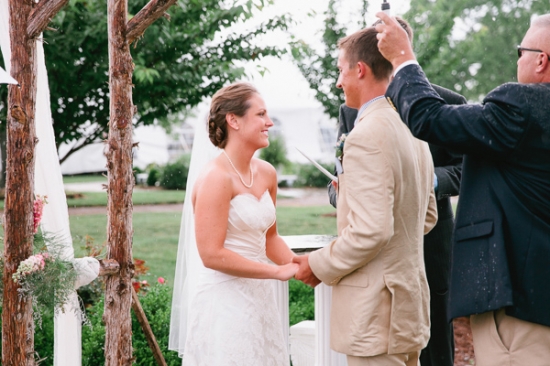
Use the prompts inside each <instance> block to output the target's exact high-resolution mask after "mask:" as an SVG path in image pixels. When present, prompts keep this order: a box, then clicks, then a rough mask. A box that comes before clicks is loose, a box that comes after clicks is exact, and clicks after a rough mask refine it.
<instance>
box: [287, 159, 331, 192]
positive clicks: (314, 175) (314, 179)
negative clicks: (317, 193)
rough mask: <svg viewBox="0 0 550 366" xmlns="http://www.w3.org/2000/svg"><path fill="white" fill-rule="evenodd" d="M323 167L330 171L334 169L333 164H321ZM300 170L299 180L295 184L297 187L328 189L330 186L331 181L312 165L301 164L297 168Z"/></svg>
mask: <svg viewBox="0 0 550 366" xmlns="http://www.w3.org/2000/svg"><path fill="white" fill-rule="evenodd" d="M321 165H322V166H323V167H324V168H325V169H327V170H328V171H331V170H333V169H334V166H333V165H331V164H324V163H321ZM297 169H298V178H297V179H296V182H294V186H295V187H319V188H321V187H326V186H327V184H328V181H329V179H328V178H327V177H326V176H325V175H324V174H323V173H321V172H320V171H319V169H317V168H316V167H315V166H314V165H312V164H299V165H298V166H297Z"/></svg>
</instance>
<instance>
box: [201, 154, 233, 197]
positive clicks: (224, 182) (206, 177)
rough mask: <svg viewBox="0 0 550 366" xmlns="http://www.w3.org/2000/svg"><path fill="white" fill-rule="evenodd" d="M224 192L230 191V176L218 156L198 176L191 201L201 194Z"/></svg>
mask: <svg viewBox="0 0 550 366" xmlns="http://www.w3.org/2000/svg"><path fill="white" fill-rule="evenodd" d="M226 191H229V192H231V191H232V180H231V175H230V174H229V172H228V171H227V169H226V168H225V167H224V166H223V164H222V163H221V162H220V157H219V156H218V157H217V158H215V159H214V160H212V161H210V162H209V163H208V164H207V165H206V166H205V167H204V169H203V170H202V172H201V173H200V174H199V176H198V178H197V181H196V182H195V188H194V189H193V201H195V196H196V195H197V194H200V193H201V192H204V193H206V192H208V194H212V195H216V194H218V193H222V194H223V193H226Z"/></svg>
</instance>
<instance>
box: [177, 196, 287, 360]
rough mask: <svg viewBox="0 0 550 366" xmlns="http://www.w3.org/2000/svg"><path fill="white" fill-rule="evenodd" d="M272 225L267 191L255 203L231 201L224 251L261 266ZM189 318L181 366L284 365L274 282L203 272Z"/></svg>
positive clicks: (284, 348) (239, 198)
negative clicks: (229, 251)
mask: <svg viewBox="0 0 550 366" xmlns="http://www.w3.org/2000/svg"><path fill="white" fill-rule="evenodd" d="M274 222H275V207H274V206H273V202H272V200H271V197H270V195H269V192H268V191H266V192H265V193H264V194H263V195H262V197H261V198H260V199H257V198H256V197H255V196H253V195H251V194H240V195H237V196H235V197H234V198H233V199H232V201H231V206H230V210H229V223H228V229H227V235H226V241H225V243H224V246H225V247H226V248H228V249H230V250H232V251H234V252H236V253H238V254H240V255H242V256H243V257H245V258H248V259H250V260H254V261H257V262H264V263H266V262H267V257H266V254H265V234H266V232H267V230H268V229H269V228H270V227H271V226H272V225H273V223H274ZM189 316H190V323H189V328H188V336H187V342H186V345H185V351H184V356H183V365H184V366H203V365H204V366H213V365H216V366H258V365H262V366H283V365H284V366H288V365H289V357H288V353H287V346H286V344H285V338H284V337H283V331H282V329H283V328H282V324H281V319H280V317H279V312H278V309H277V305H276V299H275V292H274V280H259V279H250V278H241V277H234V276H230V275H226V274H223V273H221V272H217V271H213V270H210V269H207V268H205V269H203V270H202V272H201V274H200V280H199V285H198V291H197V294H196V296H195V297H194V300H193V302H192V304H191V308H190V310H189Z"/></svg>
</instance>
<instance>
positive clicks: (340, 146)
mask: <svg viewBox="0 0 550 366" xmlns="http://www.w3.org/2000/svg"><path fill="white" fill-rule="evenodd" d="M346 137H348V134H347V133H343V134H341V135H340V137H339V138H338V141H336V145H335V148H336V158H338V160H340V161H342V159H343V158H344V142H345V141H346Z"/></svg>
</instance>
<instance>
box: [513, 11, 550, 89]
mask: <svg viewBox="0 0 550 366" xmlns="http://www.w3.org/2000/svg"><path fill="white" fill-rule="evenodd" d="M521 48H522V49H523V50H524V51H523V52H521V55H520V58H519V59H518V82H520V83H548V82H550V14H545V15H541V16H539V17H538V18H535V19H534V20H533V22H532V23H531V27H530V28H529V29H528V30H527V33H525V37H523V40H522V41H521Z"/></svg>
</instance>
